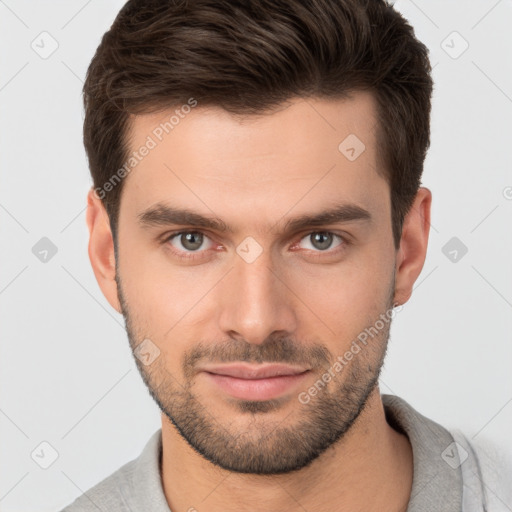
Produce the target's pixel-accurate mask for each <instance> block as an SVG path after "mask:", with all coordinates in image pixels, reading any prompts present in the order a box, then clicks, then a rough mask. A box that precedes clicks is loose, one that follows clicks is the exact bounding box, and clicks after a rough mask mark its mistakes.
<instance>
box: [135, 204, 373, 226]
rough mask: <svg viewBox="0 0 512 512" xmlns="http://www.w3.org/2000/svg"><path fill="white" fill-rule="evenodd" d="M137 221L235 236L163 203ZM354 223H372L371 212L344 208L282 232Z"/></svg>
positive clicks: (294, 222)
mask: <svg viewBox="0 0 512 512" xmlns="http://www.w3.org/2000/svg"><path fill="white" fill-rule="evenodd" d="M137 217H138V221H139V224H140V225H141V226H142V227H158V226H169V225H190V226H194V227H198V228H204V229H212V230H215V231H219V232H221V233H226V232H227V233H234V229H233V228H232V227H231V226H229V225H227V224H226V223H225V222H224V221H223V220H222V219H219V218H218V217H214V216H204V215H201V214H199V213H197V212H194V211H192V210H189V209H186V208H183V209H182V208H173V207H170V206H168V205H166V204H163V203H157V204H155V205H153V206H151V207H149V208H148V209H146V210H144V211H143V212H142V213H140V214H139V215H138V216H137ZM352 221H364V222H367V223H370V222H371V221H372V216H371V214H370V212H369V211H368V210H365V209H364V208H362V207H361V206H358V205H356V204H342V205H338V206H336V207H334V208H331V209H327V210H323V211H320V212H318V213H314V214H304V215H300V216H298V217H295V218H292V219H289V220H287V221H286V223H285V224H284V227H283V228H282V231H283V232H286V231H299V230H301V229H305V228H309V227H318V226H323V225H325V224H334V223H342V222H352Z"/></svg>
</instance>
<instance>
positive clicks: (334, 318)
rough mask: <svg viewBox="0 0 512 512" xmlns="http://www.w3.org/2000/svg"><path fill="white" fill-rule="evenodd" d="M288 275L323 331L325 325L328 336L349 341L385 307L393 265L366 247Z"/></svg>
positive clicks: (295, 290)
mask: <svg viewBox="0 0 512 512" xmlns="http://www.w3.org/2000/svg"><path fill="white" fill-rule="evenodd" d="M288 278H289V279H290V288H291V289H292V290H294V292H295V293H296V294H297V296H298V297H300V298H301V299H302V300H303V301H304V303H305V304H306V305H307V306H308V307H309V308H311V310H312V311H313V312H314V313H315V314H316V316H317V317H318V319H319V320H318V322H319V326H321V325H324V327H322V332H323V331H324V330H325V325H326V326H328V327H329V328H330V330H325V332H326V335H327V336H332V337H335V338H336V339H337V340H340V341H342V342H343V343H350V341H351V340H352V339H353V338H354V337H357V335H358V334H359V333H360V332H361V331H362V330H363V329H364V328H365V327H367V326H368V325H372V324H373V323H374V322H375V320H376V319H377V318H378V317H379V315H380V314H381V313H383V312H384V311H385V310H386V308H387V304H388V299H389V294H390V286H391V278H392V266H391V263H390V261H389V258H387V257H385V255H384V254H382V253H380V254H379V252H378V251H377V250H375V251H371V250H365V251H364V253H363V251H360V252H358V254H357V255H354V256H353V257H350V258H347V259H346V261H343V262H339V263H337V264H336V265H332V266H328V265H326V266H323V267H322V266H321V265H318V266H313V265H310V266H309V267H307V268H306V267H304V269H303V271H302V272H298V271H297V270H294V272H293V273H290V274H289V275H288ZM308 317H310V318H312V321H316V320H314V318H315V317H314V316H310V315H309V314H308ZM333 332H334V334H333Z"/></svg>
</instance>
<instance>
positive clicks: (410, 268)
mask: <svg viewBox="0 0 512 512" xmlns="http://www.w3.org/2000/svg"><path fill="white" fill-rule="evenodd" d="M431 204H432V193H431V192H430V190H429V189H428V188H425V187H420V189H419V190H418V193H417V194H416V197H415V199H414V203H413V205H412V206H411V209H410V210H409V212H408V213H407V215H406V216H405V219H404V224H403V228H402V236H401V238H400V247H399V249H398V251H397V255H396V277H395V297H394V304H400V305H402V304H405V303H406V302H407V301H408V300H409V298H410V297H411V294H412V288H413V285H414V283H415V281H416V279H417V278H418V276H419V275H420V273H421V270H422V268H423V264H424V263H425V257H426V254H427V247H428V236H429V232H430V207H431Z"/></svg>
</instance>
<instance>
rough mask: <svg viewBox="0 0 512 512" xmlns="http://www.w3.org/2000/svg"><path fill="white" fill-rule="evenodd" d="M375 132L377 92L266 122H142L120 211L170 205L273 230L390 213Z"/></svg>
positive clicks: (303, 106) (166, 118) (285, 109)
mask: <svg viewBox="0 0 512 512" xmlns="http://www.w3.org/2000/svg"><path fill="white" fill-rule="evenodd" d="M376 130H377V118H376V102H375V98H374V97H373V95H372V94H370V93H369V92H356V93H353V95H352V97H351V98H348V99H340V100H332V99H329V100H324V99H311V98H308V99H293V100H290V101H289V102H287V103H286V104H283V105H281V106H280V107H279V108H278V109H276V110H275V111H273V112H272V113H269V114H264V115H250V116H244V117H241V116H233V115H231V114H229V113H228V112H226V111H225V110H223V109H221V108H218V107H205V106H202V105H201V104H200V103H198V104H197V105H196V106H194V107H192V108H181V107H180V106H175V107H173V108H171V109H169V110H168V111H165V112H159V113H157V114H145V115H139V116H136V117H134V118H133V119H132V123H131V129H130V133H129V138H128V141H129V147H130V153H131V154H132V155H135V156H134V157H133V158H136V161H135V160H134V161H133V163H134V164H135V165H134V166H133V168H132V169H131V170H130V172H129V173H128V175H127V177H126V178H125V180H126V182H125V184H124V187H123V194H122V201H121V211H123V209H128V210H129V211H130V212H131V214H132V215H134V216H135V215H136V214H138V213H140V212H141V211H143V210H144V209H147V208H148V207H150V206H151V205H155V204H157V203H167V204H169V205H172V206H173V207H177V208H189V209H192V210H194V211H201V212H204V213H207V214H211V213H212V212H215V213H218V212H222V213H223V214H225V215H227V216H231V217H230V220H233V221H234V222H236V220H237V219H240V220H241V219H244V221H251V222H256V221H257V220H258V219H259V220H261V221H263V220H264V218H266V220H267V221H268V222H272V221H273V219H275V218H278V217H282V216H283V215H285V214H286V213H287V212H288V211H290V212H291V211H292V210H295V211H296V213H300V212H305V211H308V212H309V211H311V210H314V209H318V207H324V206H327V205H329V204H331V205H334V204H340V203H350V204H356V205H358V206H360V207H362V208H365V209H368V210H371V209H373V210H374V211H375V210H378V209H379V208H380V209H381V210H383V211H384V210H386V208H387V206H388V205H387V203H388V202H389V189H388V184H387V183H386V182H385V180H384V179H383V178H382V175H381V173H379V172H377V169H378V167H377V166H378V165H379V162H378V158H377V148H376V142H377V141H376ZM144 148H148V149H144ZM142 153H144V156H141V154H142Z"/></svg>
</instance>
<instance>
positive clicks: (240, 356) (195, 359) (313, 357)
mask: <svg viewBox="0 0 512 512" xmlns="http://www.w3.org/2000/svg"><path fill="white" fill-rule="evenodd" d="M332 359H333V358H332V355H331V353H330V351H329V350H328V349H327V348H326V347H325V346H323V345H320V344H319V343H312V344H309V345H305V344H303V343H297V342H296V341H293V340H291V339H290V338H289V337H271V338H268V339H267V340H265V341H264V342H263V343H261V344H254V343H249V342H247V341H243V340H239V339H234V338H229V339H228V340H226V341H225V342H222V343H215V344H211V343H203V342H200V343H198V344H197V345H196V346H195V347H194V348H192V349H191V350H189V351H187V352H186V353H185V355H184V358H183V363H182V366H183V372H184V374H185V375H187V376H189V375H192V374H193V373H194V367H195V366H197V364H198V363H205V362H208V363H238V362H245V363H254V364H256V363H257V364H261V363H288V364H296V365H302V366H310V367H312V368H325V367H326V366H329V363H330V361H331V360H332Z"/></svg>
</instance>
